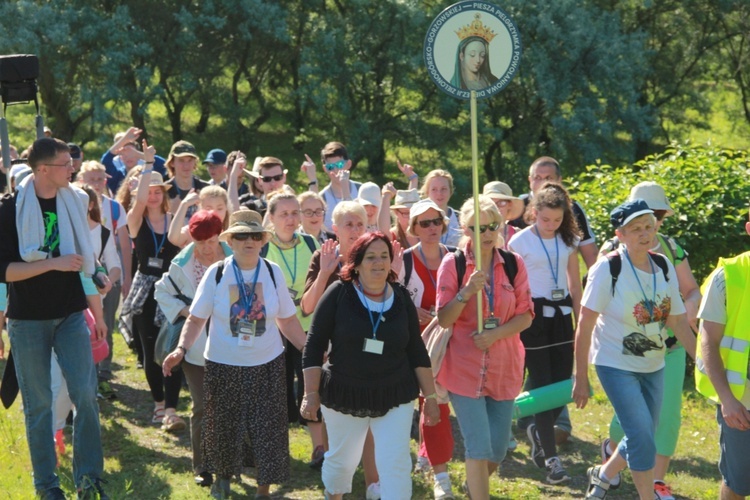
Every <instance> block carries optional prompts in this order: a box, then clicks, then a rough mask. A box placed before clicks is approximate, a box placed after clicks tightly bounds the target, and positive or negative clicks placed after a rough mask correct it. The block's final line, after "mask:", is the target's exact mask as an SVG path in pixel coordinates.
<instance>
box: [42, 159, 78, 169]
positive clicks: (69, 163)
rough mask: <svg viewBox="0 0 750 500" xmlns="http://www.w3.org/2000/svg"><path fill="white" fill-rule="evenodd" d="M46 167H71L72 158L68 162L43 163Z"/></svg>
mask: <svg viewBox="0 0 750 500" xmlns="http://www.w3.org/2000/svg"><path fill="white" fill-rule="evenodd" d="M45 165H47V166H48V167H64V168H73V160H70V161H69V162H68V163H45Z"/></svg>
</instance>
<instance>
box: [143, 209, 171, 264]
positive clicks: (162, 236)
mask: <svg viewBox="0 0 750 500" xmlns="http://www.w3.org/2000/svg"><path fill="white" fill-rule="evenodd" d="M146 225H147V226H148V228H149V229H150V230H151V236H152V237H153V238H154V248H155V249H156V253H155V254H154V257H158V256H159V252H161V249H162V247H163V246H164V242H165V241H167V229H168V228H167V214H164V232H163V233H162V235H161V243H159V244H157V243H156V233H155V232H154V228H153V227H152V226H151V221H150V220H148V216H146Z"/></svg>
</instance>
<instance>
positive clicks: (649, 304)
mask: <svg viewBox="0 0 750 500" xmlns="http://www.w3.org/2000/svg"><path fill="white" fill-rule="evenodd" d="M623 253H624V254H625V257H626V258H627V259H628V262H629V263H630V268H631V269H632V270H633V274H634V275H635V280H636V281H637V282H638V287H639V288H640V289H641V293H642V294H643V304H644V305H645V306H646V309H648V314H649V318H648V319H649V320H653V317H654V307H655V306H656V271H655V270H654V263H653V262H652V261H651V257H650V256H649V258H648V263H649V264H651V275H652V276H653V278H654V296H653V298H652V299H651V301H649V300H648V297H647V296H646V291H645V290H643V285H641V280H640V279H638V273H637V272H636V271H635V266H634V265H633V261H632V260H630V255H628V250H627V249H625V251H624V252H623Z"/></svg>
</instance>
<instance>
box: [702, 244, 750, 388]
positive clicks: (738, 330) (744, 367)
mask: <svg viewBox="0 0 750 500" xmlns="http://www.w3.org/2000/svg"><path fill="white" fill-rule="evenodd" d="M721 267H723V268H724V279H725V281H726V294H727V324H726V325H725V327H724V337H723V338H722V339H721V345H720V349H719V354H720V356H721V361H722V363H723V364H724V370H725V374H726V377H727V382H728V383H729V388H730V389H731V390H732V394H733V395H734V397H736V398H737V399H742V396H743V394H744V392H745V381H746V380H747V373H748V360H749V359H750V252H745V253H743V254H741V255H738V256H737V257H732V258H731V259H719V266H718V267H717V269H716V270H715V271H714V273H715V272H716V271H717V270H718V269H719V268H721ZM712 275H713V273H712ZM709 279H711V277H709V278H708V279H707V280H706V283H707V282H708V280H709ZM705 286H706V284H705V283H704V285H703V287H704V288H705ZM700 345H701V343H700V334H699V335H698V342H697V347H696V355H695V367H696V370H695V387H696V389H697V390H698V392H700V393H701V394H703V395H704V396H706V397H707V398H708V399H710V400H712V401H714V402H716V403H721V402H720V401H719V396H718V394H717V393H716V389H714V386H713V384H712V383H711V380H710V379H709V378H708V375H707V374H706V369H705V366H704V364H703V359H702V357H701V350H700Z"/></svg>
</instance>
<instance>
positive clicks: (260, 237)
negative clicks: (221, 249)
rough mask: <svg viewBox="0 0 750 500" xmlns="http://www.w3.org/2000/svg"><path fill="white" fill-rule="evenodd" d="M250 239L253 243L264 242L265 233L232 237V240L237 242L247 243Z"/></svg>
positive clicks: (238, 234)
mask: <svg viewBox="0 0 750 500" xmlns="http://www.w3.org/2000/svg"><path fill="white" fill-rule="evenodd" d="M248 238H250V239H251V240H253V241H262V240H263V233H236V234H233V235H232V239H233V240H237V241H245V240H247V239H248Z"/></svg>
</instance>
